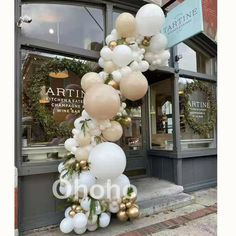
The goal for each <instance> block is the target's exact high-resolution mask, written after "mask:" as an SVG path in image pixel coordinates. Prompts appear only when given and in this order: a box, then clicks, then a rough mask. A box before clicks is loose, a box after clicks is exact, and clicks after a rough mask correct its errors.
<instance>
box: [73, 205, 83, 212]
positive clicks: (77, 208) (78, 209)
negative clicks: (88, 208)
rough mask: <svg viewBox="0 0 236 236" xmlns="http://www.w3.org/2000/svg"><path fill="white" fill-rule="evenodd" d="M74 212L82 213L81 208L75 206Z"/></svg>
mask: <svg viewBox="0 0 236 236" xmlns="http://www.w3.org/2000/svg"><path fill="white" fill-rule="evenodd" d="M75 211H76V213H78V212H82V211H83V209H82V207H81V206H77V207H76V208H75Z"/></svg>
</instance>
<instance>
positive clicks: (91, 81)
mask: <svg viewBox="0 0 236 236" xmlns="http://www.w3.org/2000/svg"><path fill="white" fill-rule="evenodd" d="M97 84H103V80H102V79H101V78H100V77H99V75H98V73H95V72H88V73H86V74H85V75H84V76H83V77H82V79H81V87H82V89H83V90H84V91H85V92H86V91H87V90H88V89H89V88H90V87H92V86H94V85H97Z"/></svg>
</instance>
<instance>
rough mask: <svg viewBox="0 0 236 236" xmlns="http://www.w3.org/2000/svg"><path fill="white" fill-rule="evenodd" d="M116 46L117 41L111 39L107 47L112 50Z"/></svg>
mask: <svg viewBox="0 0 236 236" xmlns="http://www.w3.org/2000/svg"><path fill="white" fill-rule="evenodd" d="M116 46H117V42H116V41H111V42H110V43H109V48H110V49H111V50H113V49H114V48H115V47H116Z"/></svg>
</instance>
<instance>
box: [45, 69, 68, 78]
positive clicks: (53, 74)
mask: <svg viewBox="0 0 236 236" xmlns="http://www.w3.org/2000/svg"><path fill="white" fill-rule="evenodd" d="M49 76H50V77H51V78H54V79H66V78H68V77H69V74H68V71H67V70H63V71H59V72H50V73H49Z"/></svg>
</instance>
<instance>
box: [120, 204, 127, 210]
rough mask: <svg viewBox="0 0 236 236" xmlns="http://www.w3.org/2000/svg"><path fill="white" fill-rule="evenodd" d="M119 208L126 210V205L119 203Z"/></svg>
mask: <svg viewBox="0 0 236 236" xmlns="http://www.w3.org/2000/svg"><path fill="white" fill-rule="evenodd" d="M120 210H121V211H124V210H126V206H125V204H124V203H121V204H120Z"/></svg>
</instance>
